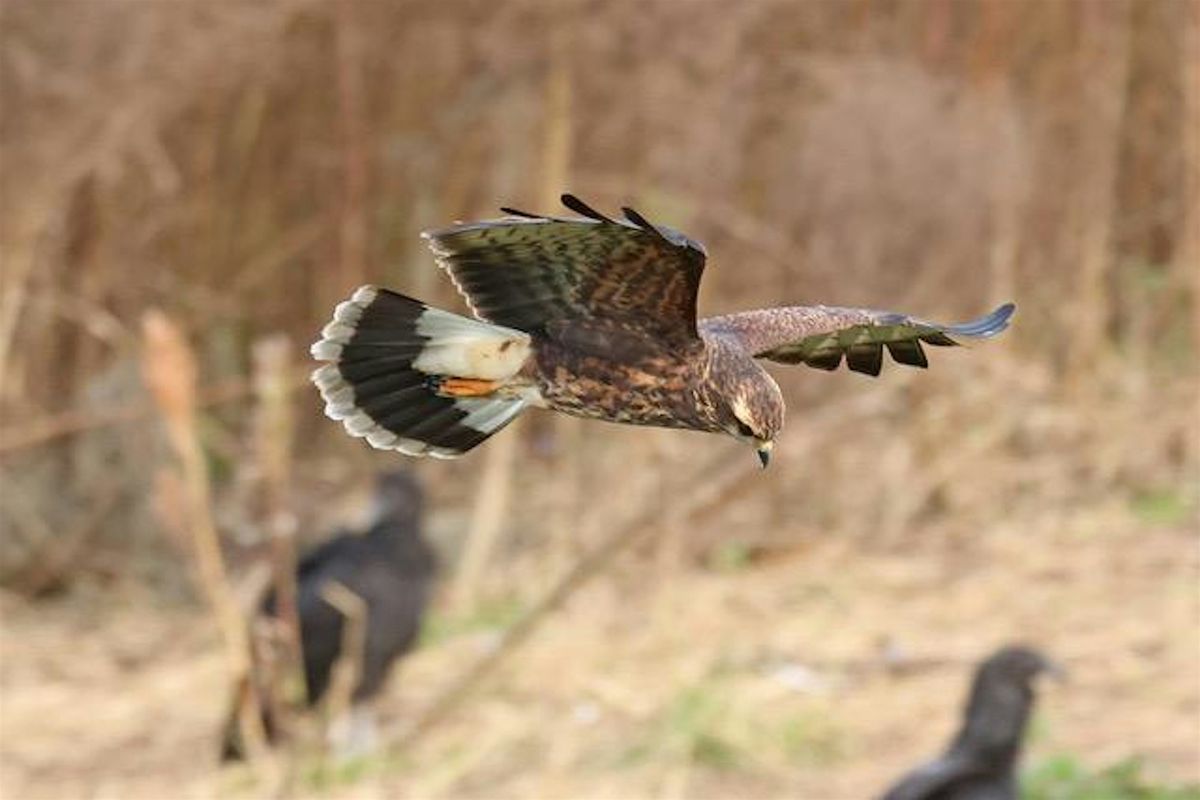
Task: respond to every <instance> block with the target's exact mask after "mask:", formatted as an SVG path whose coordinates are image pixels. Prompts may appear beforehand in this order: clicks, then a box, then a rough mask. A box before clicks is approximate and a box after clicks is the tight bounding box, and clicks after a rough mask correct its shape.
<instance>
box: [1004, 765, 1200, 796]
mask: <svg viewBox="0 0 1200 800" xmlns="http://www.w3.org/2000/svg"><path fill="white" fill-rule="evenodd" d="M1022 792H1023V794H1022V797H1026V798H1028V800H1197V798H1200V785H1195V784H1193V785H1189V786H1183V785H1177V786H1168V785H1164V784H1161V783H1158V782H1155V781H1151V780H1150V779H1148V778H1146V777H1145V776H1144V775H1143V768H1142V764H1141V762H1139V761H1138V760H1137V759H1130V760H1127V761H1123V762H1121V763H1120V764H1114V765H1113V766H1111V767H1107V768H1105V769H1102V770H1091V769H1088V768H1087V767H1085V766H1083V765H1082V764H1080V763H1079V761H1078V760H1077V759H1075V758H1074V757H1072V756H1056V757H1054V758H1048V759H1046V760H1044V761H1042V762H1041V763H1040V764H1038V765H1037V766H1036V767H1033V768H1032V769H1030V770H1029V771H1028V772H1026V774H1025V777H1024V781H1023V782H1022Z"/></svg>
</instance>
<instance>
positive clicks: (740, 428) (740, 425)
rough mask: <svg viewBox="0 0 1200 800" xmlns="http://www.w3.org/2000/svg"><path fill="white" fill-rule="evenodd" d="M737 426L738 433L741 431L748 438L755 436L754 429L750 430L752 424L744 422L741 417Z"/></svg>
mask: <svg viewBox="0 0 1200 800" xmlns="http://www.w3.org/2000/svg"><path fill="white" fill-rule="evenodd" d="M737 428H738V433H740V434H741V435H742V436H745V437H746V438H748V439H753V438H754V431H752V430H750V426H749V425H747V424H746V423H744V422H742V421H741V420H740V419H739V420H738V421H737Z"/></svg>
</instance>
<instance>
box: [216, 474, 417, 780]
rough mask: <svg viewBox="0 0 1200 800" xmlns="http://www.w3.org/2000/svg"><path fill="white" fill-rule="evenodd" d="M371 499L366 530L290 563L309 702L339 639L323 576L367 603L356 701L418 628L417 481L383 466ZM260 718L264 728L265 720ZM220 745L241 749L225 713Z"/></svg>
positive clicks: (371, 691) (377, 682)
mask: <svg viewBox="0 0 1200 800" xmlns="http://www.w3.org/2000/svg"><path fill="white" fill-rule="evenodd" d="M375 503H376V505H377V514H376V518H375V521H374V522H373V523H372V524H371V525H370V527H369V528H368V529H367V530H366V531H364V532H358V533H352V532H339V535H337V536H336V537H335V538H333V539H330V540H329V541H326V542H324V543H323V544H321V545H320V546H319V547H317V548H316V549H314V550H312V551H311V552H309V553H308V554H307V555H306V556H305V557H304V558H302V559H301V560H300V563H299V565H298V567H297V585H296V611H297V614H298V616H299V618H300V638H301V647H302V652H303V659H304V677H305V682H306V685H307V690H308V698H307V699H308V703H309V705H310V706H315V705H316V704H317V703H319V702H320V701H321V699H322V698H323V697H324V695H325V692H326V691H327V690H328V688H329V682H330V677H331V674H332V670H333V666H334V664H335V663H336V662H337V659H338V657H339V655H340V653H341V646H342V632H343V628H344V624H345V621H344V619H343V617H342V614H341V613H340V612H339V611H338V610H337V609H336V608H334V607H333V606H331V605H330V604H329V603H328V602H327V601H326V600H325V599H324V598H323V597H322V594H321V593H322V590H323V588H324V587H325V586H326V585H327V584H329V583H330V582H333V581H336V582H339V583H341V584H342V585H344V586H345V587H346V588H347V589H349V590H350V591H351V592H353V593H354V594H356V595H358V596H359V597H360V598H362V599H363V601H364V602H365V603H366V606H367V619H366V642H365V645H364V652H363V658H362V673H361V675H360V678H359V682H358V685H357V686H355V687H354V692H353V699H354V700H355V701H356V702H361V701H364V700H368V699H370V698H371V697H373V696H374V695H376V694H378V692H379V691H380V689H382V688H383V685H384V683H385V682H386V680H387V677H388V675H389V674H390V672H391V669H392V666H393V665H394V663H395V662H396V660H397V659H398V658H399V657H400V656H402V655H403V654H404V653H406V652H407V651H408V650H409V649H411V648H412V646H413V644H414V643H415V642H416V639H417V635H418V633H419V631H420V625H421V618H422V616H423V615H424V612H425V607H426V603H427V601H428V597H429V591H430V587H431V584H432V580H433V577H434V571H435V564H434V557H433V552H432V550H431V549H430V548H429V545H428V544H427V543H426V542H425V540H424V539H423V537H422V535H421V518H422V504H423V501H422V496H421V490H420V487H419V486H418V484H417V483H416V481H415V480H414V479H413V478H412V476H411V475H409V474H408V473H405V472H394V473H386V474H384V475H382V476H380V478H379V482H378V487H377V490H376V497H375ZM274 611H275V597H274V593H273V592H272V593H268V594H267V596H266V597H264V599H263V602H262V606H261V612H260V613H262V614H264V615H273V614H274ZM264 721H265V722H267V723H268V724H267V726H266V727H267V729H268V731H270V730H271V728H272V726H271V725H270V724H269V723H270V720H264ZM223 748H224V749H223V753H222V757H223V758H225V759H231V758H240V757H241V755H242V754H241V748H240V744H239V737H238V736H237V725H236V723H234V722H233V721H232V720H231V722H230V723H229V724H227V726H226V739H225V742H224V744H223Z"/></svg>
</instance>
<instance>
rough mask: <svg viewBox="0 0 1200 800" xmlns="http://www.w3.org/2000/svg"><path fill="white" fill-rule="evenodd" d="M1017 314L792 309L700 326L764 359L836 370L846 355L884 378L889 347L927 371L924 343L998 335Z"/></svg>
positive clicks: (1005, 309) (1005, 310)
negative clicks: (929, 318)
mask: <svg viewBox="0 0 1200 800" xmlns="http://www.w3.org/2000/svg"><path fill="white" fill-rule="evenodd" d="M1015 310H1016V306H1015V305H1013V304H1012V303H1005V304H1004V305H1002V306H1000V307H999V308H997V309H996V310H995V311H993V312H992V313H990V314H988V315H987V316H986V317H980V318H979V319H977V320H973V321H971V322H964V323H962V324H960V325H942V324H939V323H936V322H926V321H925V320H920V319H916V318H915V317H910V316H907V315H905V314H896V313H894V312H891V311H872V310H870V309H866V308H834V307H830V306H791V307H788V308H764V309H759V310H757V311H745V312H742V313H740V314H729V315H727V316H723V317H711V318H709V319H705V320H701V322H700V327H701V328H702V329H703V330H704V332H705V333H708V334H715V335H718V336H724V337H727V338H729V339H732V340H734V341H736V342H737V343H738V345H739V346H741V347H742V349H744V350H745V351H746V352H748V353H752V354H753V355H755V356H756V357H758V358H767V359H770V360H771V361H779V362H782V363H784V364H807V365H809V366H810V367H816V368H817V369H824V370H834V369H837V368H838V365H839V364H841V363H842V356H843V355H844V356H845V357H846V366H848V367H849V368H850V369H852V370H854V371H855V372H861V373H863V374H866V375H878V374H879V370H880V369H881V368H882V366H883V349H884V348H885V347H886V348H887V351H888V352H889V353H891V355H892V359H893V360H895V361H896V362H898V363H900V364H907V365H909V366H912V367H922V368H924V367H926V366H928V362H927V361H926V360H925V351H924V350H922V349H921V343H922V342H924V343H926V344H931V345H937V346H942V347H944V346H951V345H956V344H959V340H961V339H986V338H988V337H991V336H995V335H996V334H998V333H1000V332H1001V331H1003V330H1004V329H1005V328H1007V327H1008V321H1009V319H1010V318H1011V317H1012V315H1013V311H1015Z"/></svg>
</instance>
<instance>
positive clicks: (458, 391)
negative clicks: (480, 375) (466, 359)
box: [434, 378, 500, 397]
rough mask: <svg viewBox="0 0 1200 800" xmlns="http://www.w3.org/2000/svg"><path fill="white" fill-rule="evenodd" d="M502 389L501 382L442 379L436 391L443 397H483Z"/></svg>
mask: <svg viewBox="0 0 1200 800" xmlns="http://www.w3.org/2000/svg"><path fill="white" fill-rule="evenodd" d="M499 388H500V381H485V380H479V379H477V378H441V379H440V380H438V381H437V384H436V386H435V387H434V390H435V391H436V392H437V393H438V394H440V395H442V396H443V397H483V396H485V395H489V394H491V393H492V392H494V391H496V390H497V389H499Z"/></svg>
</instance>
